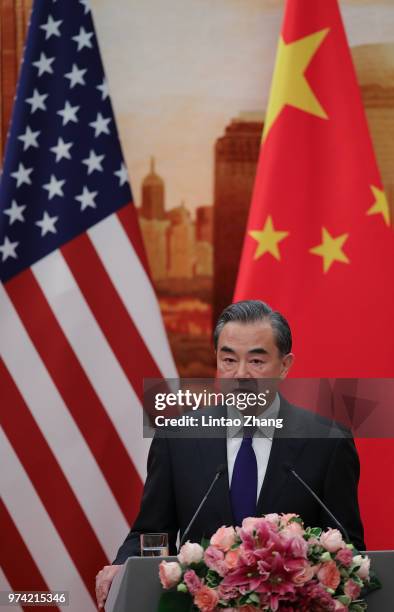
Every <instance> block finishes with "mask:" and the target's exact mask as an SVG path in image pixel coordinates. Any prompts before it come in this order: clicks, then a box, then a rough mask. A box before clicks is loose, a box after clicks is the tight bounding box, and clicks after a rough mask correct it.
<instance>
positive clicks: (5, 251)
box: [0, 236, 19, 261]
mask: <svg viewBox="0 0 394 612" xmlns="http://www.w3.org/2000/svg"><path fill="white" fill-rule="evenodd" d="M18 244H19V242H11V241H10V240H9V239H8V238H7V236H4V242H3V244H2V245H1V246H0V251H1V261H5V260H6V259H8V258H9V257H13V258H14V259H17V257H18V255H17V254H16V253H15V250H16V247H17V246H18Z"/></svg>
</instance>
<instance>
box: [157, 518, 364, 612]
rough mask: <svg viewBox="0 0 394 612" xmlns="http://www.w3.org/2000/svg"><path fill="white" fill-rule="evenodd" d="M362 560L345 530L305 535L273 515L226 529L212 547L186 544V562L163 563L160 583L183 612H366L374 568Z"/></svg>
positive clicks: (296, 522)
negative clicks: (365, 589)
mask: <svg viewBox="0 0 394 612" xmlns="http://www.w3.org/2000/svg"><path fill="white" fill-rule="evenodd" d="M355 553H356V550H355V549H354V547H353V545H352V544H346V543H345V542H344V540H343V539H342V535H341V533H340V532H339V531H338V530H337V529H328V530H326V531H322V530H321V529H319V528H304V525H303V523H302V520H301V518H300V517H299V516H297V515H295V514H282V515H278V514H268V515H266V516H264V517H260V518H254V517H251V518H246V519H244V521H243V523H242V527H237V528H236V529H234V528H233V527H224V526H223V527H220V529H218V530H217V531H216V533H215V534H214V535H213V536H212V537H211V539H210V541H209V542H208V541H207V542H205V543H204V546H200V544H193V543H190V542H186V543H185V544H184V545H183V546H182V548H181V550H180V552H179V555H178V562H177V561H175V562H167V561H162V562H161V564H160V566H159V575H160V580H161V583H162V585H163V587H164V589H173V599H172V601H173V602H174V601H175V600H176V597H177V596H178V595H179V598H180V599H182V598H183V599H182V600H183V601H184V602H185V605H184V606H183V607H182V606H181V607H179V601H178V606H177V608H176V609H177V610H200V611H201V612H220V610H223V609H224V610H227V612H229V611H231V612H236V611H237V612H238V611H239V612H256V611H257V610H261V611H266V612H276V611H279V612H285V611H286V612H296V611H297V612H326V611H327V612H334V611H335V612H339V611H340V612H346V611H348V612H362V611H363V610H366V609H367V604H366V602H365V600H363V599H361V598H360V595H361V590H362V588H363V587H365V586H367V585H368V584H369V580H370V575H369V570H370V560H369V558H368V557H366V556H363V555H360V554H355ZM175 587H176V591H174V589H175ZM182 593H183V594H187V597H186V596H185V595H181V594H182ZM166 595H168V594H164V595H163V596H162V597H163V598H164V599H165V596H166ZM160 609H162V610H163V609H166V608H165V606H164V607H161V608H160V607H159V610H160ZM168 609H171V610H172V609H175V608H174V607H170V608H168Z"/></svg>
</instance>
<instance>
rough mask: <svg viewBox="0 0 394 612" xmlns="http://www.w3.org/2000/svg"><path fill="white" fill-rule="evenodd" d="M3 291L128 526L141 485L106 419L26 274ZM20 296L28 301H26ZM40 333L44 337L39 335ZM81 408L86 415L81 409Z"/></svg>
mask: <svg viewBox="0 0 394 612" xmlns="http://www.w3.org/2000/svg"><path fill="white" fill-rule="evenodd" d="M93 282H94V281H93ZM5 287H6V290H7V293H8V295H9V296H10V298H11V300H12V302H13V304H14V306H15V308H16V310H17V312H18V314H19V316H20V318H21V319H22V321H23V324H24V326H25V328H26V330H27V332H28V334H29V336H30V338H31V339H32V341H33V343H34V345H35V348H36V350H37V351H38V353H39V355H40V357H41V359H42V360H43V362H44V364H45V367H46V369H47V370H48V372H49V374H50V376H51V377H52V379H53V382H54V384H55V385H56V387H57V389H58V391H59V393H60V394H61V396H62V398H63V400H64V402H65V404H66V405H67V408H68V410H69V411H70V413H71V415H72V416H73V418H74V420H75V422H76V423H77V425H78V427H79V429H80V430H81V432H82V434H83V436H84V438H85V440H86V443H87V444H88V446H89V448H90V450H91V452H92V453H93V455H94V457H95V459H96V461H97V463H98V465H99V466H100V469H101V470H102V472H103V474H104V477H105V478H106V480H107V482H108V484H109V486H110V488H111V490H112V492H113V495H114V497H115V498H116V500H117V502H118V504H119V506H120V508H121V510H122V511H123V514H124V515H125V517H126V520H127V521H128V522H129V523H130V522H131V521H132V520H133V518H134V516H136V514H137V512H138V502H139V495H140V493H141V490H142V484H141V480H140V477H139V475H138V473H137V471H136V469H135V467H134V464H133V462H132V461H131V459H130V457H129V455H128V453H127V451H126V449H125V447H124V445H123V443H122V441H121V439H120V437H119V435H118V433H117V431H116V430H115V428H114V426H113V424H112V421H111V419H110V418H109V416H108V414H107V412H106V411H105V409H104V407H103V405H102V404H101V402H100V399H99V398H98V396H97V394H96V392H95V390H94V388H93V387H92V385H91V384H90V382H89V379H88V378H87V376H86V374H85V372H84V370H83V368H82V367H81V364H80V362H79V361H78V359H77V357H76V355H75V353H74V351H73V350H72V348H71V347H70V345H69V343H68V341H67V338H66V337H65V335H64V333H63V331H62V329H61V327H60V325H59V323H58V322H57V320H56V318H55V316H54V314H53V312H52V310H51V308H50V306H49V304H48V302H47V300H46V298H45V295H44V294H43V292H42V290H41V288H40V286H39V285H38V282H37V281H36V279H35V277H34V275H33V273H32V272H31V271H30V270H26V271H24V272H22V273H21V274H18V275H17V276H16V277H14V278H13V279H11V280H10V281H9V282H8V283H7V284H6V286H5ZM26 295H28V296H29V299H28V300H26ZM44 329H45V332H46V333H45V334H43V333H42V330H44ZM60 356H61V358H60ZM87 406H88V407H89V410H87V409H86V407H87ZM125 483H127V486H125Z"/></svg>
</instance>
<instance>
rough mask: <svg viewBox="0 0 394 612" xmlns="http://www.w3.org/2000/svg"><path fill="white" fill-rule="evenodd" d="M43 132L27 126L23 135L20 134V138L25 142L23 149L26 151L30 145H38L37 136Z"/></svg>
mask: <svg viewBox="0 0 394 612" xmlns="http://www.w3.org/2000/svg"><path fill="white" fill-rule="evenodd" d="M39 134H41V132H39V131H37V132H33V131H32V130H31V129H30V127H29V126H28V125H27V126H26V131H25V133H24V134H21V136H18V140H21V141H22V142H23V150H24V151H26V149H28V148H29V147H38V142H37V137H38V136H39Z"/></svg>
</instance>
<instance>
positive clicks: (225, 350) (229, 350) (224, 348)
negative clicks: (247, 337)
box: [219, 346, 235, 355]
mask: <svg viewBox="0 0 394 612" xmlns="http://www.w3.org/2000/svg"><path fill="white" fill-rule="evenodd" d="M219 350H220V352H222V353H231V354H232V355H235V351H234V349H232V348H231V347H229V346H222V347H220V349H219Z"/></svg>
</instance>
